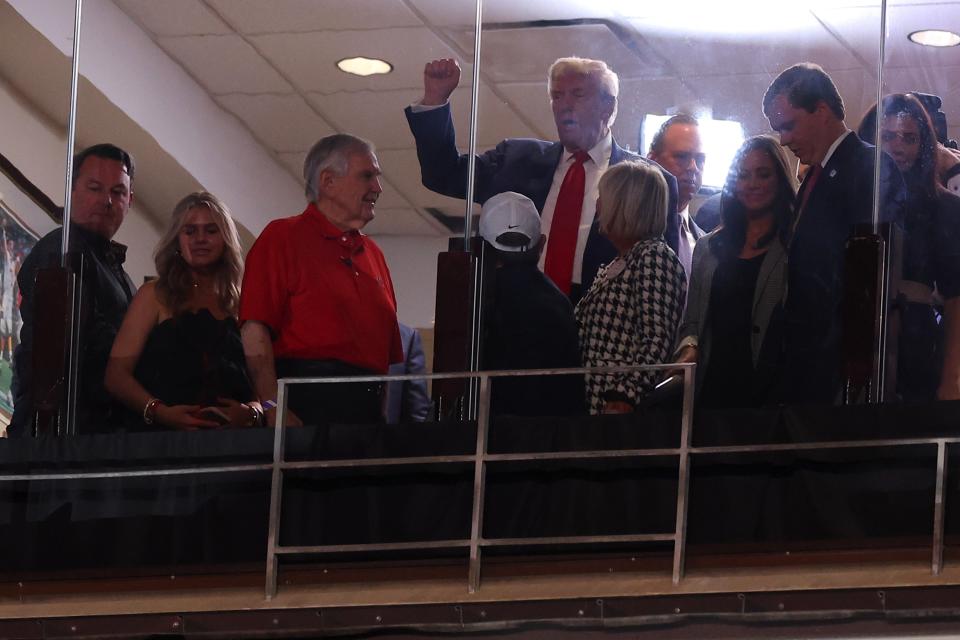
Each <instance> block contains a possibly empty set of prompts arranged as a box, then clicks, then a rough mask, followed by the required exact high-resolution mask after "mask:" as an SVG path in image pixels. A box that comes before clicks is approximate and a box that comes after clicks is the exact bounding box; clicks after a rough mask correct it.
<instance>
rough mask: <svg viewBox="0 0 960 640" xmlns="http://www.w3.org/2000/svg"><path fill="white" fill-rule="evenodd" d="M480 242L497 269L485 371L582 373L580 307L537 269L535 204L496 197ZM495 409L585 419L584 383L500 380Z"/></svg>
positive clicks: (578, 378) (567, 378) (486, 211)
mask: <svg viewBox="0 0 960 640" xmlns="http://www.w3.org/2000/svg"><path fill="white" fill-rule="evenodd" d="M480 236H481V237H482V238H483V239H484V240H485V241H486V242H487V243H488V244H489V245H490V247H492V248H493V251H491V252H490V254H492V257H493V258H494V259H495V260H496V262H497V265H496V275H495V279H494V285H493V302H492V307H491V312H490V315H489V320H488V324H487V327H486V332H485V341H484V346H483V359H482V362H481V366H482V367H483V369H486V370H499V369H554V368H573V367H579V366H580V349H579V345H578V336H577V324H576V321H575V320H574V317H573V306H572V305H571V304H570V301H569V300H568V299H567V297H566V296H565V295H564V294H563V293H562V292H561V291H560V290H559V289H558V288H557V287H556V285H554V284H553V283H552V282H551V281H550V280H549V279H548V278H547V277H546V276H545V275H544V274H543V272H541V271H540V270H539V269H537V260H538V259H539V257H540V251H541V250H542V248H543V244H544V240H545V238H544V236H543V234H541V233H540V216H539V215H538V214H537V209H536V207H535V206H534V205H533V202H532V201H531V200H530V199H529V198H527V197H526V196H523V195H520V194H519V193H514V192H510V191H508V192H505V193H501V194H498V195H495V196H493V197H492V198H490V199H489V200H487V202H486V203H485V204H484V205H483V213H482V214H481V215H480ZM490 402H491V411H492V413H493V415H504V414H510V415H522V416H562V415H578V414H582V413H583V412H584V388H583V376H582V375H562V376H529V377H506V378H499V379H495V380H494V382H493V387H492V394H491V401H490Z"/></svg>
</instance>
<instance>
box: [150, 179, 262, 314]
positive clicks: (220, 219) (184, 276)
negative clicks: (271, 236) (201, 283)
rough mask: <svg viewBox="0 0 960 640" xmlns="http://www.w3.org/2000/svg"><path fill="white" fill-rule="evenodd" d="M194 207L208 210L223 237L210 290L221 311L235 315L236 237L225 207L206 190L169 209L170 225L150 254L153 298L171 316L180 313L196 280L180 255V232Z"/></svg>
mask: <svg viewBox="0 0 960 640" xmlns="http://www.w3.org/2000/svg"><path fill="white" fill-rule="evenodd" d="M198 207H205V208H206V209H207V210H208V211H210V215H211V216H212V217H213V221H214V223H215V224H216V225H217V228H218V229H220V234H221V235H222V236H223V255H222V256H221V257H220V261H219V262H218V263H217V264H216V266H215V272H214V287H215V291H216V292H217V297H218V299H219V301H220V306H221V308H222V309H223V310H224V311H226V312H227V313H228V314H230V315H232V316H235V315H237V308H238V307H239V304H240V280H241V279H242V277H243V255H242V252H241V250H240V237H239V236H238V235H237V227H236V225H235V224H234V223H233V218H232V217H231V216H230V210H229V209H227V205H225V204H224V203H223V201H222V200H220V198H218V197H217V196H215V195H213V194H212V193H208V192H206V191H198V192H196V193H191V194H190V195H188V196H187V197H186V198H184V199H183V200H181V201H180V202H178V203H177V206H176V207H174V208H173V214H171V216H170V225H169V226H168V227H167V230H166V232H165V233H164V234H163V237H162V238H161V239H160V242H159V243H158V244H157V249H156V251H154V253H153V258H154V262H155V264H156V266H157V283H156V291H157V298H158V299H159V300H160V302H161V304H163V305H164V306H166V307H167V308H168V309H170V311H171V313H173V315H178V314H179V313H181V312H182V311H183V310H184V309H185V308H186V305H187V302H188V301H189V300H190V294H191V292H192V290H193V287H194V284H195V283H196V278H195V277H194V275H193V273H192V271H191V269H190V265H188V264H187V263H186V261H185V260H184V259H183V256H182V255H180V229H181V228H182V227H183V224H184V221H185V220H186V217H187V214H188V213H189V212H190V210H191V209H196V208H198Z"/></svg>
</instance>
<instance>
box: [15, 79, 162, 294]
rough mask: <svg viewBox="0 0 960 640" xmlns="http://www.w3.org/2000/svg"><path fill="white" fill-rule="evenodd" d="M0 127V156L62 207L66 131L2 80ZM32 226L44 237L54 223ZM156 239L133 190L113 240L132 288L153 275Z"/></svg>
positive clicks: (157, 236) (151, 225)
mask: <svg viewBox="0 0 960 640" xmlns="http://www.w3.org/2000/svg"><path fill="white" fill-rule="evenodd" d="M0 122H2V123H3V139H2V147H0V151H2V152H3V155H5V156H6V157H7V159H9V160H10V161H11V162H12V163H13V164H14V165H15V166H16V167H17V168H18V169H19V170H20V171H21V172H22V173H23V174H24V175H25V176H26V177H27V178H28V179H29V180H30V181H31V182H33V183H34V184H35V185H36V186H37V187H39V188H40V190H41V191H43V192H44V193H46V194H47V195H48V196H49V197H50V199H52V200H53V201H54V202H56V203H57V204H58V205H60V206H63V198H64V192H65V185H66V173H65V171H66V161H67V155H66V149H67V135H66V131H64V130H63V128H62V127H58V126H57V125H55V124H54V123H52V122H50V121H49V120H48V119H47V118H45V117H44V116H43V115H41V113H40V111H39V110H38V109H36V108H35V107H33V106H32V105H30V104H29V103H28V102H27V101H26V99H25V98H23V96H21V95H20V94H19V93H17V91H16V90H15V89H14V88H13V87H11V86H10V85H9V84H8V83H7V82H6V81H4V80H3V78H0ZM8 191H10V190H9V189H8ZM5 198H6V199H8V200H9V201H10V204H11V206H14V207H16V206H17V202H16V200H17V196H16V195H15V194H14V193H12V191H11V192H10V193H8V194H5ZM31 222H34V221H33V220H31ZM32 226H34V231H36V232H37V233H38V234H40V235H43V234H45V233H47V232H49V231H51V230H53V229H54V228H56V226H57V224H56V223H55V222H54V221H53V220H50V219H44V218H39V219H37V222H36V223H35V224H33V225H32ZM159 237H160V235H159V231H158V230H157V229H156V227H155V226H154V223H153V222H152V218H151V216H149V215H148V212H147V211H146V210H144V209H142V208H141V207H139V206H138V205H137V204H136V185H134V206H133V207H132V208H131V210H130V212H129V213H128V215H127V219H126V220H125V221H124V223H123V226H121V227H120V231H119V232H118V233H117V236H116V238H115V239H116V240H117V242H122V243H123V244H126V245H127V246H128V250H127V263H126V265H125V267H126V269H127V273H129V274H130V277H131V278H133V281H134V282H135V283H137V284H140V283H141V282H143V277H144V276H146V275H151V274H153V272H154V268H153V258H152V254H153V247H154V245H155V244H156V242H157V240H158V239H159Z"/></svg>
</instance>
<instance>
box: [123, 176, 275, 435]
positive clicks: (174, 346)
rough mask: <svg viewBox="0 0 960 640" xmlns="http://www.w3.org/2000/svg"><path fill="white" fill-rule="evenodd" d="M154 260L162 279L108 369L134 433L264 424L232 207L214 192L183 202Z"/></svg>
mask: <svg viewBox="0 0 960 640" xmlns="http://www.w3.org/2000/svg"><path fill="white" fill-rule="evenodd" d="M155 261H156V266H157V274H158V277H157V279H156V280H154V281H152V282H148V283H147V284H145V285H144V286H143V287H141V288H140V290H139V291H138V292H137V295H136V296H135V297H134V299H133V302H132V303H131V305H130V308H129V310H128V311H127V315H126V316H125V317H124V319H123V325H122V326H121V327H120V332H119V333H118V334H117V337H116V340H114V343H113V350H112V351H111V352H110V361H109V363H108V365H107V375H106V380H105V383H106V387H107V389H108V390H109V391H110V392H111V393H112V394H113V395H114V396H116V397H117V398H118V399H119V400H120V401H121V402H123V404H124V405H126V406H127V408H128V409H130V415H129V419H128V420H127V428H128V429H130V430H144V429H147V430H149V429H151V428H155V427H156V426H157V425H159V426H160V427H166V428H173V429H202V428H212V427H219V426H235V427H240V426H253V425H256V424H260V423H261V422H262V415H263V414H262V410H261V408H260V406H259V405H258V404H257V403H255V402H254V401H253V397H254V394H253V390H252V387H251V385H250V381H249V379H248V378H247V373H246V365H245V361H244V357H243V345H242V343H241V342H240V332H239V330H238V328H237V322H236V313H237V305H238V304H239V300H240V280H241V275H242V271H243V259H242V257H241V253H240V241H239V238H238V236H237V229H236V226H235V225H234V223H233V220H232V219H231V217H230V213H229V212H228V211H227V208H226V205H224V204H223V202H221V201H220V199H219V198H217V197H216V196H214V195H213V194H210V193H206V192H200V193H193V194H191V195H189V196H187V197H186V198H184V199H183V200H181V201H180V203H179V204H177V206H176V207H175V208H174V210H173V215H172V216H171V219H170V225H169V227H168V228H167V231H166V233H165V234H164V236H163V238H161V240H160V244H159V245H158V246H157V250H156V254H155ZM151 425H153V427H151Z"/></svg>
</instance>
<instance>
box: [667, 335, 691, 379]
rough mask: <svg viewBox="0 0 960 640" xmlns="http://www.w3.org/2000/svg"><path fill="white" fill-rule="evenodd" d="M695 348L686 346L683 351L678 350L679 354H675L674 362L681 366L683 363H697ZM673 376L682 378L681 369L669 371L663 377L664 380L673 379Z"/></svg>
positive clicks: (689, 345)
mask: <svg viewBox="0 0 960 640" xmlns="http://www.w3.org/2000/svg"><path fill="white" fill-rule="evenodd" d="M697 355H698V354H697V347H696V346H695V345H692V344H688V345H687V346H685V347H684V348H683V349H681V350H680V353H678V354H677V357H676V358H674V360H673V361H674V362H676V363H677V364H683V363H685V362H696V361H697ZM674 376H679V377H680V378H683V369H669V370H668V371H667V372H666V373H665V374H664V376H663V379H664V380H668V379H670V378H673V377H674Z"/></svg>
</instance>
